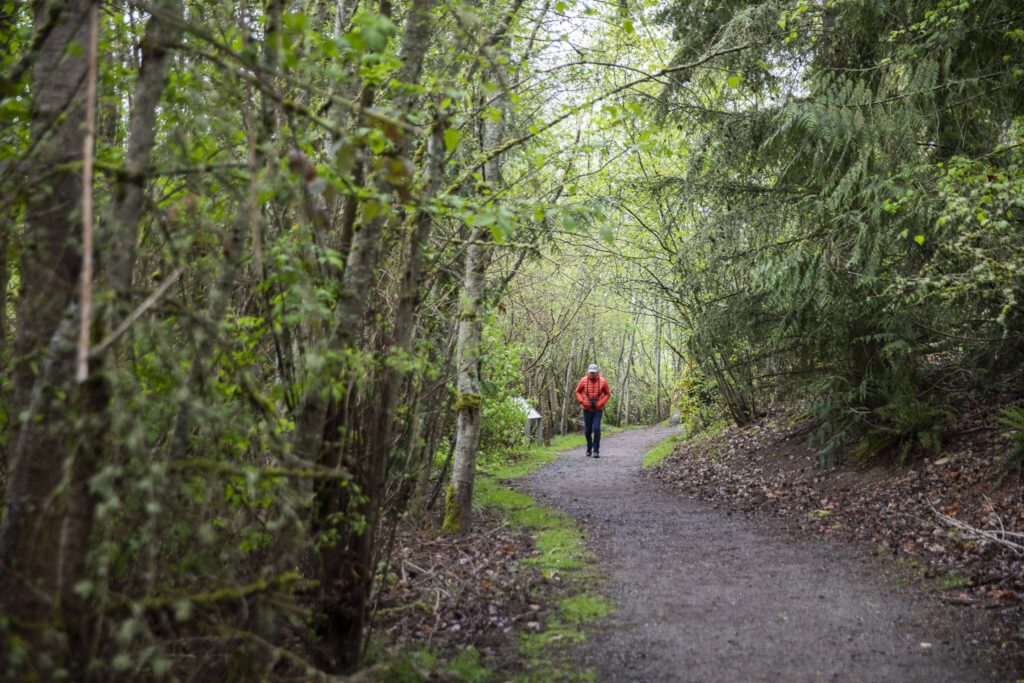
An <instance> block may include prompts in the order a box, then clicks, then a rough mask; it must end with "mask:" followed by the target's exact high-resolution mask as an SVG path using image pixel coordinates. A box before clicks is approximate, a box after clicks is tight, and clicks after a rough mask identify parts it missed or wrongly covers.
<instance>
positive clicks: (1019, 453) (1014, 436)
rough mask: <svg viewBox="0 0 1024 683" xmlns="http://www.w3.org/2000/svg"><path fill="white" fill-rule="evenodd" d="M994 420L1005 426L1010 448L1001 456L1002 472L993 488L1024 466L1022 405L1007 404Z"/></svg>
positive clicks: (1023, 410)
mask: <svg viewBox="0 0 1024 683" xmlns="http://www.w3.org/2000/svg"><path fill="white" fill-rule="evenodd" d="M996 422H997V423H998V424H1000V425H1002V426H1003V427H1006V429H1007V432H1006V436H1007V437H1008V438H1009V439H1010V449H1009V450H1008V451H1007V452H1006V455H1004V456H1003V460H1002V469H1003V471H1002V473H1001V474H1000V475H999V478H998V479H997V480H996V484H995V488H997V489H998V488H1000V487H1002V485H1003V484H1004V483H1006V478H1007V477H1009V476H1010V475H1011V474H1013V473H1014V472H1020V471H1021V469H1022V467H1024V407H1022V406H1009V407H1007V408H1003V410H1002V411H1001V412H1000V414H999V417H997V418H996Z"/></svg>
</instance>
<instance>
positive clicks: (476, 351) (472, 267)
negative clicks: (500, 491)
mask: <svg viewBox="0 0 1024 683" xmlns="http://www.w3.org/2000/svg"><path fill="white" fill-rule="evenodd" d="M487 237H488V231H487V230H474V231H473V233H472V238H471V239H472V241H473V243H472V244H470V245H469V248H468V249H467V250H466V271H465V276H464V278H465V279H464V282H465V287H464V293H463V302H462V312H461V314H460V316H459V353H458V366H457V367H458V377H457V379H456V383H457V387H458V398H457V399H456V403H455V408H456V410H457V411H458V418H457V419H458V427H457V432H456V438H455V462H454V465H453V467H452V483H451V486H450V488H449V489H448V496H447V498H446V499H445V519H444V528H445V530H447V531H457V532H465V531H468V530H469V529H470V528H471V526H472V523H473V482H474V479H475V477H476V456H477V451H478V449H479V447H480V400H481V397H480V369H479V368H480V344H481V341H482V340H481V336H482V333H483V323H482V315H483V301H484V294H485V292H484V286H485V275H486V272H487V263H488V261H489V260H490V247H488V246H486V245H483V244H480V242H481V241H483V240H486V239H487Z"/></svg>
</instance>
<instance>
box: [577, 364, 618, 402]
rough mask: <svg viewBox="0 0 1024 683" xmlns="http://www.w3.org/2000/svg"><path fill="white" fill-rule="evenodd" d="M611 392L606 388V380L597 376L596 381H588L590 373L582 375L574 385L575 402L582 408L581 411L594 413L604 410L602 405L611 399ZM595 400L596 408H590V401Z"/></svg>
mask: <svg viewBox="0 0 1024 683" xmlns="http://www.w3.org/2000/svg"><path fill="white" fill-rule="evenodd" d="M611 395H612V392H611V389H609V388H608V380H606V379H605V378H604V377H602V376H601V375H600V374H598V376H597V378H596V379H590V373H589V372H588V373H587V374H585V375H583V378H582V379H581V380H580V383H579V384H577V385H576V400H577V401H579V402H580V405H581V406H583V410H587V411H590V412H595V411H596V410H604V404H605V403H607V402H608V399H609V398H611ZM592 398H596V399H597V408H596V409H595V408H591V407H590V399H592Z"/></svg>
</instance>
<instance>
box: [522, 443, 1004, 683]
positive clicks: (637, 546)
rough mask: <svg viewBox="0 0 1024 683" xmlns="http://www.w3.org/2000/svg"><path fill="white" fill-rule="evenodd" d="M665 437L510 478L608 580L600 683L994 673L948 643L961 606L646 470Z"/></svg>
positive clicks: (933, 678)
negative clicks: (668, 484)
mask: <svg viewBox="0 0 1024 683" xmlns="http://www.w3.org/2000/svg"><path fill="white" fill-rule="evenodd" d="M672 433H673V431H672V429H670V428H666V427H652V428H647V429H638V430H631V431H625V432H620V433H617V434H614V435H611V436H606V437H605V438H604V439H602V447H601V456H602V457H601V459H600V460H593V459H591V458H587V457H586V456H585V454H584V449H583V448H582V447H581V448H577V449H573V450H570V451H566V454H565V455H564V456H563V457H561V458H559V459H558V460H556V461H554V462H552V463H550V464H548V465H546V466H545V467H543V468H541V469H540V470H538V471H537V472H535V473H533V474H532V475H530V476H529V477H526V478H524V479H522V480H519V482H518V484H517V488H520V489H522V490H524V491H526V492H527V493H530V494H531V495H533V496H535V497H536V498H537V499H538V501H539V502H541V503H543V504H545V505H548V506H551V507H554V508H556V509H561V510H563V511H565V512H567V513H569V514H570V515H571V516H572V517H574V518H575V519H576V520H578V521H579V522H580V523H581V524H582V525H583V527H584V529H585V530H586V533H587V537H588V544H589V545H590V547H591V548H592V549H593V550H594V551H595V552H596V554H597V557H598V562H599V568H600V572H601V574H602V575H603V576H605V577H607V582H606V583H604V584H603V585H602V586H601V587H600V588H599V590H600V591H601V592H604V593H606V594H607V595H609V597H611V598H612V600H613V601H614V602H615V605H616V611H615V612H614V613H613V614H612V615H611V616H610V617H609V618H608V619H607V620H606V621H604V622H602V623H601V625H600V626H598V627H596V628H595V629H594V631H595V632H594V633H593V635H592V637H591V638H590V639H589V640H588V641H587V643H586V645H585V646H583V648H582V649H581V651H580V652H579V653H578V654H579V658H580V664H581V665H582V666H584V667H593V668H594V669H596V671H597V674H598V680H599V681H793V682H796V681H900V682H901V683H902V682H916V681H921V682H922V683H923V682H928V683H936V682H939V681H950V682H954V681H955V682H958V683H959V682H968V681H993V680H1000V678H999V676H998V674H997V673H995V672H993V671H992V665H991V664H990V662H989V661H988V659H987V658H986V657H984V655H983V654H982V653H981V652H980V647H979V646H978V645H977V644H971V643H963V642H958V641H957V640H956V638H957V637H958V634H960V633H965V632H966V633H969V632H971V631H970V630H964V629H962V628H958V624H959V623H960V620H962V619H970V618H972V615H970V614H966V612H968V610H958V609H956V608H950V607H947V606H943V605H939V604H937V603H933V602H931V601H928V600H925V599H923V598H914V597H912V596H910V595H908V594H907V593H906V591H904V590H901V589H900V588H899V587H898V586H897V584H896V581H894V580H893V579H892V578H891V577H888V576H886V575H885V573H884V572H883V570H882V569H881V567H880V566H879V565H878V564H877V563H876V562H872V561H870V560H869V559H866V558H863V557H860V556H858V555H857V553H855V552H854V551H853V550H851V549H849V548H846V547H844V546H839V545H838V544H834V543H826V542H818V541H815V540H813V539H805V540H797V539H793V538H792V537H787V536H785V535H784V534H783V533H781V532H779V531H777V530H774V529H772V528H771V527H770V526H768V525H767V524H761V523H758V522H756V521H752V520H749V519H745V518H743V517H741V516H739V515H731V514H730V513H728V512H725V511H721V510H717V509H715V508H713V507H711V506H710V505H709V504H707V503H704V502H701V501H697V500H693V499H689V498H686V497H684V496H681V495H678V494H674V493H670V492H669V491H667V490H665V489H664V488H662V487H661V486H660V485H659V484H658V483H657V482H655V481H652V480H650V479H646V478H643V477H642V476H641V475H640V467H641V462H642V460H643V455H644V453H645V452H646V451H647V450H648V449H649V448H650V447H651V446H653V445H654V444H656V443H658V442H659V441H661V440H663V439H665V438H667V437H668V436H670V435H671V434H672ZM962 625H963V624H961V626H962ZM1003 680H1006V679H1005V678H1004V679H1003Z"/></svg>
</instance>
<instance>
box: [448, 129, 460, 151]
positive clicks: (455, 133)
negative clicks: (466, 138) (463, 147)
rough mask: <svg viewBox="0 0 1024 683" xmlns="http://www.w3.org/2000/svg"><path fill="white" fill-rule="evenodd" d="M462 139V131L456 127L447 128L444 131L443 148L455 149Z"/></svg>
mask: <svg viewBox="0 0 1024 683" xmlns="http://www.w3.org/2000/svg"><path fill="white" fill-rule="evenodd" d="M460 140H462V131H461V130H459V129H458V128H448V129H446V130H445V131H444V148H445V150H446V151H448V152H453V151H455V148H456V147H458V146H459V141H460Z"/></svg>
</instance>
